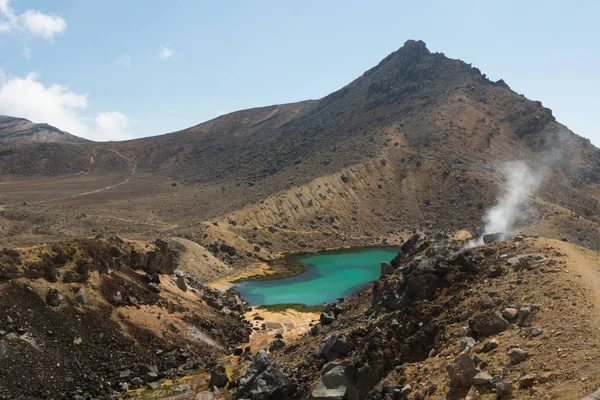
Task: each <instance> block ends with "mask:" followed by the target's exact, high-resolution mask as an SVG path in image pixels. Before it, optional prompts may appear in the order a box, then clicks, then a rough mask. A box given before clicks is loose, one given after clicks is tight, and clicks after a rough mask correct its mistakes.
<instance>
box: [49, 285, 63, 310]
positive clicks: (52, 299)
mask: <svg viewBox="0 0 600 400" xmlns="http://www.w3.org/2000/svg"><path fill="white" fill-rule="evenodd" d="M63 300H64V297H63V295H62V293H61V292H59V291H58V289H50V290H49V291H48V294H47V295H46V303H47V304H48V305H49V306H52V307H58V306H60V303H62V302H63Z"/></svg>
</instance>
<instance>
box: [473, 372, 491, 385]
mask: <svg viewBox="0 0 600 400" xmlns="http://www.w3.org/2000/svg"><path fill="white" fill-rule="evenodd" d="M491 380H492V376H491V375H490V374H488V373H487V372H485V371H482V372H479V373H478V374H477V375H475V376H474V377H473V384H474V385H478V386H481V385H487V384H488V383H490V381H491Z"/></svg>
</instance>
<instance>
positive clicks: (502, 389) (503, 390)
mask: <svg viewBox="0 0 600 400" xmlns="http://www.w3.org/2000/svg"><path fill="white" fill-rule="evenodd" d="M512 392H513V384H512V382H511V381H509V380H508V379H504V380H501V381H500V382H498V383H496V396H497V398H499V399H502V398H507V397H510V395H511V394H512Z"/></svg>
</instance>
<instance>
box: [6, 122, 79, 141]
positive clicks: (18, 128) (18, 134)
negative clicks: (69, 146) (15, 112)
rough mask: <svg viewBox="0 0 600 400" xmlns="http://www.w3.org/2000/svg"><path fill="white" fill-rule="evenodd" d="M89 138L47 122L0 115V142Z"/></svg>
mask: <svg viewBox="0 0 600 400" xmlns="http://www.w3.org/2000/svg"><path fill="white" fill-rule="evenodd" d="M86 142H89V140H87V139H84V138H80V137H78V136H75V135H71V134H70V133H67V132H64V131H61V130H60V129H58V128H55V127H53V126H51V125H48V124H34V123H33V122H31V121H28V120H26V119H23V118H14V117H8V116H0V143H86Z"/></svg>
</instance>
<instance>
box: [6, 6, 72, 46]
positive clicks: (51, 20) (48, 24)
mask: <svg viewBox="0 0 600 400" xmlns="http://www.w3.org/2000/svg"><path fill="white" fill-rule="evenodd" d="M65 29H67V22H66V21H65V20H64V19H63V18H62V17H59V16H57V15H53V14H44V13H43V12H41V11H38V10H27V11H25V12H24V13H22V14H17V13H16V12H15V11H14V10H13V9H12V8H11V7H10V0H0V32H2V33H8V32H18V33H21V34H24V35H26V36H37V37H41V38H44V39H47V40H53V39H54V36H55V35H56V34H57V33H60V32H63V31H64V30H65Z"/></svg>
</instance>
